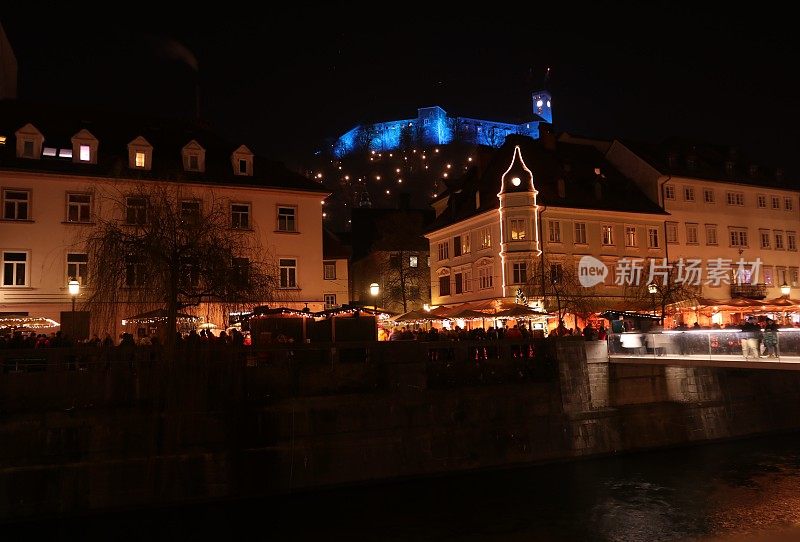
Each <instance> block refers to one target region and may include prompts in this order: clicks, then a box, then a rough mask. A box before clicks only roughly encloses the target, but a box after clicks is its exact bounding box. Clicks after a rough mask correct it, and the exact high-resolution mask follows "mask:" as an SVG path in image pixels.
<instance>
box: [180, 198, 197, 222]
mask: <svg viewBox="0 0 800 542" xmlns="http://www.w3.org/2000/svg"><path fill="white" fill-rule="evenodd" d="M181 222H182V223H183V224H187V225H197V224H199V223H200V202H199V201H182V202H181Z"/></svg>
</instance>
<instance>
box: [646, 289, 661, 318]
mask: <svg viewBox="0 0 800 542" xmlns="http://www.w3.org/2000/svg"><path fill="white" fill-rule="evenodd" d="M647 291H648V292H650V302H651V304H652V305H653V316H655V315H656V294H657V293H658V285H657V284H656V283H655V282H651V283H650V284H648V285H647Z"/></svg>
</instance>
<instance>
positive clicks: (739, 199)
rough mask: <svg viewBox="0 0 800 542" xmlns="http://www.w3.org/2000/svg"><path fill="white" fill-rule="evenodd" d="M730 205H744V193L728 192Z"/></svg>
mask: <svg viewBox="0 0 800 542" xmlns="http://www.w3.org/2000/svg"><path fill="white" fill-rule="evenodd" d="M726 197H727V200H728V205H737V206H742V205H744V193H742V192H728V193H727V194H726Z"/></svg>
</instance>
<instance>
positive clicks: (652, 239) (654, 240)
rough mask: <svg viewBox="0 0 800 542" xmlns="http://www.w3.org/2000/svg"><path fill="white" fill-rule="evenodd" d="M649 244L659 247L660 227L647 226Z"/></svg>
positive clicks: (651, 246)
mask: <svg viewBox="0 0 800 542" xmlns="http://www.w3.org/2000/svg"><path fill="white" fill-rule="evenodd" d="M647 246H648V247H649V248H658V228H647Z"/></svg>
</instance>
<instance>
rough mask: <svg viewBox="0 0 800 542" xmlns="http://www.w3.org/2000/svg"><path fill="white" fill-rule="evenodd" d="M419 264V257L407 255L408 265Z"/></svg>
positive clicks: (415, 265)
mask: <svg viewBox="0 0 800 542" xmlns="http://www.w3.org/2000/svg"><path fill="white" fill-rule="evenodd" d="M418 265H419V258H417V257H416V256H409V257H408V266H409V267H417V266H418Z"/></svg>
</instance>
